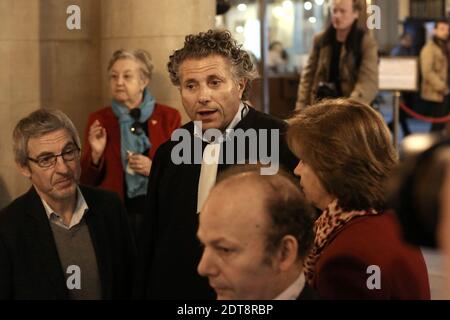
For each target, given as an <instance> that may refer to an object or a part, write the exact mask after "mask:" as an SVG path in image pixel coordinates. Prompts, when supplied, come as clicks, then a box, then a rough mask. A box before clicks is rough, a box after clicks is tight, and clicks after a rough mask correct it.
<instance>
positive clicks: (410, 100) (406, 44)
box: [389, 33, 414, 136]
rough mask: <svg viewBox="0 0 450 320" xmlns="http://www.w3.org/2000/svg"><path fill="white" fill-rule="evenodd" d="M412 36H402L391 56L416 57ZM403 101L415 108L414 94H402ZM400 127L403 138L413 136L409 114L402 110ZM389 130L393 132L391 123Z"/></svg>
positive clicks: (407, 34)
mask: <svg viewBox="0 0 450 320" xmlns="http://www.w3.org/2000/svg"><path fill="white" fill-rule="evenodd" d="M412 40H413V39H412V36H411V34H409V33H403V34H402V35H401V36H400V42H399V43H398V44H397V45H396V46H395V47H394V48H392V50H391V56H398V57H407V56H414V48H413V46H412V44H413V43H412ZM402 100H403V103H405V104H406V105H407V106H408V107H409V108H413V107H414V93H412V92H402ZM399 111H400V114H399V119H400V125H401V126H402V130H403V136H407V135H409V134H411V130H409V127H408V122H407V119H408V114H407V113H406V112H405V111H403V109H402V108H400V110H399ZM389 129H391V130H392V131H393V122H390V123H389Z"/></svg>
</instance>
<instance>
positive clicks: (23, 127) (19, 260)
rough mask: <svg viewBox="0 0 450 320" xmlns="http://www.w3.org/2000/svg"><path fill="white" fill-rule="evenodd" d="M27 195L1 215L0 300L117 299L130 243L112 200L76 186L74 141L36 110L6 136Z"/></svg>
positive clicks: (129, 263)
mask: <svg viewBox="0 0 450 320" xmlns="http://www.w3.org/2000/svg"><path fill="white" fill-rule="evenodd" d="M13 140H14V147H13V148H14V156H15V161H16V164H17V167H18V169H19V171H20V173H21V174H22V175H24V176H25V177H27V178H28V179H30V181H31V183H32V187H31V188H30V190H29V191H28V192H27V193H25V194H24V195H22V196H20V197H19V198H17V199H16V200H14V201H13V202H12V203H11V204H10V205H9V206H8V207H6V208H5V209H3V210H2V211H0V299H27V300H28V299H71V300H80V299H83V300H84V299H92V300H94V299H95V300H96V299H123V298H128V297H129V296H130V291H131V285H132V271H133V261H134V258H135V248H134V242H133V239H132V236H131V231H130V228H129V224H128V221H127V216H126V212H125V209H124V208H123V205H122V204H121V201H120V200H119V197H118V196H117V195H115V194H114V193H112V192H109V191H103V190H99V189H93V188H90V187H83V186H79V185H78V180H79V177H80V173H81V169H80V168H81V167H80V161H79V158H80V157H79V156H80V138H79V136H78V132H77V130H76V129H75V127H74V125H73V123H72V122H71V121H70V119H69V118H68V117H67V116H66V115H65V114H64V113H62V112H61V111H57V110H48V109H39V110H37V111H35V112H33V113H31V114H30V115H28V116H27V117H25V118H23V119H22V120H20V121H19V123H18V124H17V125H16V127H15V129H14V133H13Z"/></svg>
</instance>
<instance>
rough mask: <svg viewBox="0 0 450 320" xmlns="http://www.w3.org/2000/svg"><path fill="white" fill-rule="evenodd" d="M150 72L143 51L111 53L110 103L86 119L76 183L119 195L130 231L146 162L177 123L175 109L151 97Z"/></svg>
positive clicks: (141, 197)
mask: <svg viewBox="0 0 450 320" xmlns="http://www.w3.org/2000/svg"><path fill="white" fill-rule="evenodd" d="M152 70H153V64H152V61H151V57H150V54H149V53H148V52H146V51H144V50H134V51H126V50H118V51H116V52H114V54H113V56H112V58H111V60H110V62H109V65H108V73H109V84H110V90H111V94H112V98H113V99H112V103H111V106H107V107H105V108H102V109H100V110H98V111H96V112H94V113H92V114H91V115H90V116H89V120H88V125H87V128H86V131H85V141H84V149H83V153H82V158H81V165H82V174H81V182H82V183H84V184H87V185H92V186H98V187H101V188H104V189H108V190H112V191H115V192H116V193H117V194H119V196H120V197H121V198H122V199H123V200H124V203H125V206H126V208H127V210H128V213H129V215H130V218H131V220H132V223H133V224H134V225H135V228H138V227H137V225H138V222H137V221H141V219H140V214H142V213H143V211H144V199H145V196H146V193H147V183H148V176H149V174H150V168H151V163H152V160H151V159H152V158H153V155H154V154H155V152H156V149H157V148H158V147H159V146H160V145H161V144H162V143H163V142H165V141H166V140H168V139H169V138H170V135H171V134H172V131H173V130H175V129H176V128H178V127H179V126H180V121H181V117H180V114H179V112H178V111H177V110H175V109H172V108H170V107H168V106H165V105H162V104H159V103H157V102H156V101H155V98H154V97H153V96H152V94H151V92H150V90H149V88H148V85H149V82H150V78H151V75H152ZM136 231H137V230H135V232H136Z"/></svg>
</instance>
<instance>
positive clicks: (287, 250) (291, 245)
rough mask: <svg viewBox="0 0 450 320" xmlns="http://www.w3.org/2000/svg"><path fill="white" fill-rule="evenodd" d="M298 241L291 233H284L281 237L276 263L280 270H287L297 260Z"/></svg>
mask: <svg viewBox="0 0 450 320" xmlns="http://www.w3.org/2000/svg"><path fill="white" fill-rule="evenodd" d="M297 252H298V242H297V239H296V238H295V237H294V236H292V235H286V236H284V237H283V239H281V242H280V246H279V248H278V253H277V260H278V261H277V262H278V263H277V264H278V268H279V269H280V271H286V270H289V269H290V268H291V267H292V266H293V265H294V264H295V263H297V260H298V253H297Z"/></svg>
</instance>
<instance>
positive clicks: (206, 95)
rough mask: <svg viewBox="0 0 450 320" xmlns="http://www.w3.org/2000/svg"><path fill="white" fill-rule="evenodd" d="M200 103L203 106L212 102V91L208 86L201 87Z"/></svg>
mask: <svg viewBox="0 0 450 320" xmlns="http://www.w3.org/2000/svg"><path fill="white" fill-rule="evenodd" d="M198 101H199V102H200V103H202V104H207V103H208V102H210V101H211V89H210V88H208V86H200V90H199V97H198Z"/></svg>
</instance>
